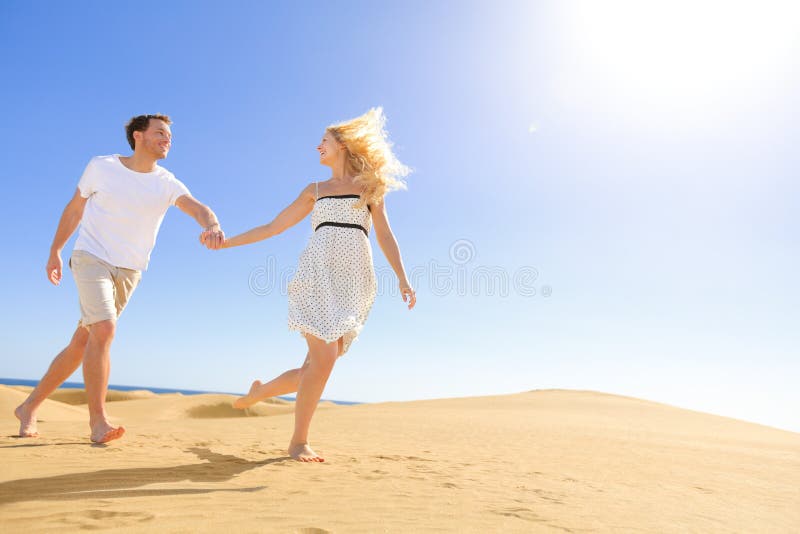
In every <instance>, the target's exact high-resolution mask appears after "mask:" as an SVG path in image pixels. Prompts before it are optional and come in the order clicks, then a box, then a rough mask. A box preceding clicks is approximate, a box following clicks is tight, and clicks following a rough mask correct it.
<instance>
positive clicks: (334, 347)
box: [201, 108, 416, 462]
mask: <svg viewBox="0 0 800 534" xmlns="http://www.w3.org/2000/svg"><path fill="white" fill-rule="evenodd" d="M384 123H385V117H384V115H383V111H382V109H381V108H376V109H371V110H369V111H368V112H367V113H365V114H364V115H362V116H360V117H357V118H355V119H352V120H349V121H346V122H342V123H340V124H335V125H333V126H329V127H328V128H327V129H326V130H325V134H324V135H323V137H322V142H321V143H320V144H319V146H317V151H318V152H319V161H320V163H321V164H323V165H325V166H327V167H330V169H331V177H330V178H329V179H328V180H326V181H324V182H315V183H312V184H309V185H308V186H306V188H305V189H303V191H302V192H301V193H300V196H298V197H297V199H296V200H295V201H294V202H292V203H291V204H290V205H289V206H288V207H287V208H286V209H284V210H283V211H282V212H280V213H279V214H278V216H277V217H275V219H274V220H273V221H272V222H270V223H269V224H266V225H263V226H258V227H256V228H253V229H252V230H249V231H247V232H244V233H242V234H240V235H237V236H235V237H231V238H229V239H225V241H224V243H223V244H222V248H228V247H236V246H240V245H247V244H250V243H255V242H257V241H261V240H264V239H267V238H269V237H272V236H275V235H278V234H280V233H281V232H283V231H284V230H286V229H287V228H290V227H291V226H294V225H295V224H297V223H298V222H300V221H301V220H303V219H304V218H305V217H306V215H308V214H309V213H311V225H312V228H313V230H314V233H313V235H312V236H311V238H310V239H309V242H308V245H307V247H306V249H305V250H304V251H303V253H302V254H301V255H300V261H299V264H298V269H297V273H296V274H295V276H294V278H293V279H292V281H291V282H290V283H289V286H288V290H289V328H290V329H292V330H297V331H299V332H300V333H301V335H303V336H304V337H305V339H306V343H307V344H308V353H307V354H306V359H305V362H304V363H303V365H302V367H300V368H298V369H292V370H290V371H286V372H285V373H283V374H282V375H280V376H279V377H277V378H275V379H273V380H271V381H269V382H267V383H261V382H260V381H259V380H256V381H255V382H253V384H252V386H251V387H250V391H249V393H248V394H247V395H245V396H244V397H241V398H239V399H237V400H236V401H235V402H234V406H235V407H236V408H240V409H244V408H247V407H248V406H251V405H253V404H255V403H256V402H258V401H260V400H262V399H266V398H268V397H275V396H277V395H285V394H287V393H293V392H295V391H296V392H297V401H296V405H295V426H294V435H293V436H292V439H291V441H290V443H289V455H290V456H291V457H292V458H294V459H295V460H299V461H303V462H323V461H325V460H324V459H323V458H322V457H321V456H319V455H318V454H316V453H315V452H314V451H313V450H312V449H311V447H310V446H309V444H308V428H309V426H310V424H311V418H312V417H313V415H314V410H315V409H316V407H317V403H318V402H319V399H320V397H321V396H322V391H323V389H324V388H325V384H326V383H327V381H328V377H329V376H330V373H331V371H332V370H333V365H334V363H335V362H336V359H337V358H338V357H339V356H341V355H342V354H344V353H345V352H347V350H348V349H349V348H350V345H351V343H352V342H353V341H354V340H355V339H356V337H357V336H358V334H359V332H360V331H361V328H362V327H363V325H364V322H365V321H366V319H367V315H368V314H369V311H370V308H371V307H372V303H373V302H374V300H375V291H376V286H377V283H376V281H375V271H374V268H373V265H372V249H371V247H370V242H369V237H368V236H369V230H370V224H371V223H372V225H374V227H375V234H376V237H377V240H378V244H379V245H380V247H381V250H382V251H383V253H384V255H385V256H386V259H387V261H388V262H389V265H391V267H392V269H394V272H395V274H396V275H397V278H398V280H399V282H400V293H401V295H402V297H403V302H408V309H411V308H413V307H414V305H415V304H416V295H415V293H414V290H413V289H412V287H411V285H410V284H409V282H408V278H407V277H406V272H405V269H404V267H403V261H402V259H401V257H400V249H399V247H398V245H397V240H396V239H395V237H394V234H393V233H392V229H391V228H390V227H389V220H388V216H387V213H386V206H385V205H384V196H385V195H386V193H387V192H388V191H390V190H392V189H399V188H403V187H404V184H403V182H402V181H401V178H402V177H403V176H405V175H407V174H408V172H409V171H408V168H407V167H405V166H404V165H403V164H402V163H400V162H399V161H398V160H397V158H396V157H395V156H394V154H393V153H392V150H391V144H390V143H389V141H388V138H387V135H386V132H385V130H384V128H383V126H384ZM205 238H206V234H205V233H204V234H203V235H201V240H205Z"/></svg>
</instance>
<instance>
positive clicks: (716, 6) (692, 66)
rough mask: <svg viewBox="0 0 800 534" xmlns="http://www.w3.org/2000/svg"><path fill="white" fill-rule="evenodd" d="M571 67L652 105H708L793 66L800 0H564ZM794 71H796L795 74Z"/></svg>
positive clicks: (778, 77) (764, 83) (767, 83)
mask: <svg viewBox="0 0 800 534" xmlns="http://www.w3.org/2000/svg"><path fill="white" fill-rule="evenodd" d="M565 6H569V7H565V9H567V10H568V11H566V12H565V16H564V18H563V20H564V21H565V23H566V28H565V30H566V31H565V32H564V35H565V37H566V39H567V40H568V48H569V49H570V50H569V55H568V57H570V58H572V59H574V60H575V64H574V65H573V66H575V67H577V69H578V70H579V71H580V72H581V74H582V76H584V77H586V79H588V80H591V82H592V85H593V86H599V87H598V88H599V89H600V90H606V91H609V92H613V93H616V94H617V95H621V96H624V97H631V98H632V99H633V100H634V101H635V100H639V101H644V102H646V103H648V104H650V105H652V104H654V103H656V102H663V103H665V104H666V105H667V107H669V106H672V107H675V106H676V105H681V106H685V107H686V106H692V105H698V104H701V105H708V104H709V103H718V102H720V101H724V100H725V99H726V98H727V97H729V96H730V95H731V94H732V93H736V94H738V95H739V96H741V94H742V91H745V92H747V93H751V94H752V93H753V92H754V91H758V90H763V89H772V88H774V87H776V86H778V85H780V83H781V81H782V80H785V78H786V76H787V75H789V74H791V69H795V70H796V67H797V62H798V54H797V52H798V35H800V2H794V1H783V2H780V1H769V0H767V1H763V2H760V1H751V2H741V1H707V0H706V1H704V0H698V1H685V0H675V1H657V2H656V1H641V0H607V1H585V2H576V3H567V4H565ZM795 74H796V73H795Z"/></svg>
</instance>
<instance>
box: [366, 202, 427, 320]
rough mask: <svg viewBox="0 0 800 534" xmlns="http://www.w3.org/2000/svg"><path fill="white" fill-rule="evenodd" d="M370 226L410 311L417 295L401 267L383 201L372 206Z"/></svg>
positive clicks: (400, 260) (401, 260)
mask: <svg viewBox="0 0 800 534" xmlns="http://www.w3.org/2000/svg"><path fill="white" fill-rule="evenodd" d="M372 224H373V226H374V227H375V238H376V239H377V240H378V245H380V247H381V250H382V251H383V255H384V256H386V261H388V262H389V265H391V267H392V269H393V270H394V273H395V274H396V275H397V279H398V280H399V282H400V294H401V295H402V296H403V302H408V309H409V310H410V309H411V308H413V307H414V305H415V304H416V303H417V295H416V293H415V292H414V289H413V288H412V287H411V284H410V283H409V282H408V277H407V276H406V270H405V267H403V258H402V257H401V256H400V246H399V245H398V244H397V239H395V237H394V233H393V232H392V228H391V226H389V215H388V214H387V213H386V203H385V202H384V201H383V200H381V202H380V203H379V204H375V205H373V206H372Z"/></svg>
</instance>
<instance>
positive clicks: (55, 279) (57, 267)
mask: <svg viewBox="0 0 800 534" xmlns="http://www.w3.org/2000/svg"><path fill="white" fill-rule="evenodd" d="M63 267H64V262H62V261H61V253H60V252H59V251H56V250H54V251H52V252H51V253H50V259H48V260H47V268H46V269H45V270H46V271H47V279H48V280H50V282H51V283H52V284H53V285H54V286H57V285H59V284H60V283H61V269H62V268H63Z"/></svg>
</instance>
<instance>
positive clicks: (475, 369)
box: [0, 0, 800, 431]
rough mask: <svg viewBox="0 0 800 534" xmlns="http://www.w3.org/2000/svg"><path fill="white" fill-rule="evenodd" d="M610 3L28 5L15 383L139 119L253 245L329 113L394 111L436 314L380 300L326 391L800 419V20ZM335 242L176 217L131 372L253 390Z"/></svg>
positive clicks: (412, 234)
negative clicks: (65, 221)
mask: <svg viewBox="0 0 800 534" xmlns="http://www.w3.org/2000/svg"><path fill="white" fill-rule="evenodd" d="M601 5H602V6H603V7H602V8H600V9H598V8H597V7H596V6H595V5H593V3H591V2H503V3H500V4H496V3H490V2H462V3H459V5H458V6H459V7H458V8H457V9H455V8H454V7H453V4H452V3H449V2H404V3H402V4H382V3H374V2H345V3H338V4H331V3H302V4H296V5H295V4H289V3H286V4H278V3H272V2H270V3H260V2H232V3H230V4H226V6H225V7H222V5H221V4H215V3H203V2H169V3H166V4H165V3H163V2H139V3H136V4H131V5H125V4H120V3H114V4H113V5H110V4H108V3H105V2H73V3H69V4H64V3H57V2H15V1H7V2H3V4H2V6H0V50H2V51H1V52H0V67H2V71H3V72H4V73H5V75H4V83H3V84H2V85H1V86H0V97H1V98H2V102H3V110H4V112H3V117H4V127H3V128H2V130H0V147H2V151H3V154H2V155H3V162H4V165H3V167H4V169H3V185H4V189H5V191H6V198H7V201H6V220H7V221H8V224H7V228H8V229H9V230H10V232H9V235H7V236H6V239H5V252H4V255H3V257H4V259H5V261H4V265H3V271H4V274H5V276H3V277H2V280H0V290H1V291H2V297H3V302H4V303H5V304H6V305H5V306H4V311H3V312H2V313H3V317H2V321H0V334H2V336H1V337H0V354H2V356H1V357H0V376H6V377H16V378H33V379H36V378H39V377H40V376H41V375H42V373H43V372H44V371H45V369H46V367H47V365H48V364H49V362H50V360H51V359H52V357H53V356H54V355H55V354H56V353H57V352H58V350H60V349H61V348H62V347H63V345H64V344H65V343H66V342H67V340H68V337H69V335H70V333H71V332H72V330H73V329H74V326H75V323H76V321H77V318H78V308H77V298H76V295H75V289H74V284H73V283H72V280H71V276H70V275H69V274H67V276H66V277H65V282H64V283H63V284H62V286H61V287H58V288H55V287H53V286H51V285H50V284H49V283H48V282H47V281H46V278H45V275H44V264H45V262H46V260H47V255H48V249H49V246H50V243H51V240H52V237H53V233H54V231H55V228H56V224H57V222H58V218H59V216H60V213H61V210H62V209H63V207H64V205H65V204H66V202H67V201H68V200H69V198H70V196H71V195H72V193H73V191H74V189H75V187H76V185H77V181H78V178H79V177H80V174H81V172H82V170H83V168H84V166H85V165H86V162H87V161H88V160H89V158H90V157H92V156H94V155H99V154H110V153H122V154H126V153H128V152H129V149H128V148H127V144H126V141H125V137H124V132H123V125H124V123H125V122H126V120H127V119H128V118H129V117H131V116H133V115H136V114H140V113H154V112H162V113H167V114H169V115H170V116H172V117H173V120H174V125H173V134H174V142H173V148H172V151H171V153H170V155H169V158H168V159H167V160H166V161H165V162H163V165H164V166H165V167H167V168H168V169H170V170H171V171H173V172H174V173H175V174H176V176H177V177H178V178H180V179H181V180H183V181H184V182H185V183H186V184H187V186H188V187H189V188H190V189H191V191H192V193H193V194H194V195H195V196H196V197H197V198H198V199H200V200H201V201H203V202H205V203H207V204H209V205H210V206H211V207H212V208H213V209H214V210H215V211H216V213H217V214H218V216H219V218H220V220H221V221H222V224H223V228H224V229H225V230H226V232H227V233H229V234H232V233H238V232H240V231H243V230H246V229H248V228H250V227H252V226H254V225H257V224H261V223H264V222H266V221H268V220H270V219H271V217H273V216H274V215H275V214H276V213H277V212H278V211H279V210H280V209H282V208H283V207H284V206H285V205H286V204H288V203H289V202H291V200H292V199H294V198H295V196H296V195H297V193H298V192H299V191H300V190H301V189H302V188H303V187H304V185H305V184H307V183H309V182H311V181H314V180H320V179H325V178H327V176H328V174H327V173H326V170H327V169H326V168H324V167H321V166H319V164H318V161H317V158H316V155H315V151H314V147H315V146H316V144H317V143H318V141H319V138H320V137H321V135H322V133H323V130H324V128H325V126H327V125H328V124H330V123H333V122H337V121H339V120H343V119H346V118H350V117H353V116H356V115H359V114H361V113H363V112H364V111H366V110H367V109H368V108H370V107H372V106H378V105H380V106H383V107H384V110H385V112H386V114H387V116H388V125H387V126H388V130H389V132H390V134H391V136H392V138H393V140H394V142H395V148H396V152H397V154H398V156H399V157H400V159H401V160H402V161H404V162H405V163H406V164H407V165H409V166H411V167H412V168H413V169H414V171H415V172H414V173H413V174H411V175H410V176H409V178H408V190H407V191H402V192H396V193H392V194H391V196H390V197H388V199H387V206H388V209H389V216H390V220H391V223H392V226H393V229H394V231H395V234H396V236H397V238H398V240H399V242H400V246H401V250H402V252H403V257H404V260H405V263H406V267H407V270H408V271H411V270H412V269H414V270H416V271H415V272H417V273H418V276H419V278H418V280H419V282H418V284H417V290H418V297H419V302H418V305H417V308H416V309H414V310H413V311H412V312H408V311H407V310H406V309H405V306H404V305H403V303H402V301H401V300H400V298H399V297H398V296H397V294H396V293H394V294H392V291H391V289H392V285H393V284H394V282H390V283H389V284H388V286H389V287H386V288H385V290H384V291H381V294H380V295H379V296H378V299H377V301H376V304H375V306H374V308H373V310H372V313H371V315H370V317H369V320H368V322H367V325H366V327H365V329H364V332H363V334H362V336H361V339H360V340H359V341H358V342H357V343H356V345H354V346H353V348H352V349H351V351H350V352H349V353H348V354H347V356H346V357H345V358H343V359H341V360H340V361H339V363H338V364H337V368H336V369H335V371H334V374H333V376H332V378H331V381H330V382H329V384H328V387H327V389H326V392H325V395H324V396H325V397H327V398H334V399H343V400H355V401H369V402H372V401H385V400H410V399H420V398H438V397H452V396H474V395H489V394H502V393H515V392H520V391H527V390H531V389H541V388H568V389H592V390H598V391H605V392H609V393H617V394H623V395H631V396H636V397H642V398H646V399H651V400H656V401H661V402H666V403H670V404H674V405H678V406H682V407H687V408H692V409H696V410H701V411H708V412H712V413H718V414H722V415H727V416H731V417H737V418H742V419H747V420H751V421H756V422H761V423H764V424H769V425H773V426H779V427H781V428H787V429H791V430H794V431H800V420H799V419H798V417H797V415H796V412H797V410H796V407H797V406H798V405H800V392H798V389H797V387H796V383H797V378H798V377H800V363H798V357H797V354H798V347H800V343H799V341H800V335H799V334H798V331H799V329H798V328H797V325H798V324H800V320H799V319H800V313H799V312H798V306H797V302H798V298H799V297H800V284H798V282H797V279H796V273H797V272H798V270H799V269H800V252H798V250H800V249H799V248H798V246H797V236H798V230H800V216H798V215H797V210H796V203H797V200H796V199H797V198H798V193H800V186H798V182H797V179H796V176H797V168H798V164H800V161H799V160H800V157H798V155H797V150H796V146H795V145H796V140H797V139H798V138H800V136H798V134H799V133H800V127H798V120H797V119H798V117H799V116H800V114H799V113H798V112H799V111H800V106H799V105H798V99H797V96H796V95H798V94H800V72H798V70H799V69H798V63H797V61H796V58H797V56H798V51H799V50H798V48H799V45H798V38H797V35H798V32H796V31H794V30H795V29H796V27H797V24H798V20H800V18H799V17H798V15H799V14H800V11H798V8H796V7H793V6H792V5H791V4H790V3H788V2H786V3H781V2H772V3H770V2H765V3H761V2H760V3H757V4H756V3H752V5H748V4H746V3H741V4H736V5H735V6H730V5H727V4H724V3H720V2H705V3H703V2H700V3H691V4H689V3H682V2H664V3H651V4H648V6H650V7H649V8H642V7H641V6H640V5H639V3H637V2H630V1H624V0H620V1H613V2H604V3H602V4H601ZM690 5H691V8H690ZM310 234H311V229H310V223H309V222H308V221H303V222H302V223H300V224H299V225H298V226H296V227H294V228H292V229H291V230H289V231H287V232H286V233H285V234H283V235H281V236H278V237H276V238H274V239H272V240H269V241H266V242H262V243H260V244H257V245H254V246H250V247H245V248H240V249H235V250H228V251H219V252H216V253H215V252H210V251H207V250H205V249H203V248H201V247H200V246H199V245H198V244H197V242H196V236H197V227H196V224H195V223H194V222H193V221H191V220H190V219H189V218H187V217H186V216H185V215H183V214H182V213H180V212H179V211H178V210H177V209H172V210H170V212H169V213H168V214H167V217H166V219H165V222H164V224H163V226H162V230H161V233H160V235H159V239H158V243H157V245H156V249H155V251H154V253H153V257H152V261H151V264H150V269H149V270H148V272H147V273H145V276H144V279H143V282H142V284H141V285H140V287H139V289H137V292H136V293H135V295H134V297H133V299H132V302H131V305H130V306H129V308H128V309H126V311H125V313H124V315H123V317H122V319H121V322H120V328H119V330H118V335H117V339H116V340H115V344H114V347H113V351H112V375H111V382H112V383H117V384H134V385H144V386H148V385H149V386H161V387H180V388H191V389H209V390H222V391H242V390H244V389H246V388H247V386H248V385H249V383H250V381H251V380H252V379H253V378H256V377H258V378H261V379H264V378H269V377H271V376H272V375H275V374H278V373H279V372H282V371H283V370H285V369H288V368H290V367H294V366H296V365H298V364H299V363H300V362H301V361H302V359H303V357H304V354H305V343H304V341H303V340H302V339H301V338H300V336H299V335H298V334H296V333H294V332H289V331H288V330H287V328H286V296H285V292H284V291H281V288H280V287H278V285H277V284H272V285H270V284H267V285H266V286H265V283H266V282H265V281H266V280H267V279H265V278H263V277H260V275H262V274H264V273H267V272H271V273H274V272H275V271H276V270H277V271H279V272H284V273H285V272H288V271H290V270H291V269H292V268H293V267H294V266H295V264H296V261H297V257H298V255H299V253H300V251H301V250H302V249H303V247H304V246H305V243H306V241H307V239H308V237H309V236H310ZM71 246H72V241H71V242H70V244H69V245H68V246H67V249H66V250H65V254H64V256H65V258H66V257H68V252H69V250H71ZM373 250H374V253H375V258H376V267H377V269H378V271H379V272H387V269H388V266H387V264H386V261H385V259H384V258H383V256H382V255H381V253H380V250H379V248H378V246H377V244H376V243H375V241H374V238H373ZM435 273H436V274H435ZM481 273H484V274H485V273H491V275H492V276H493V277H494V280H495V282H497V283H498V284H499V283H500V282H501V281H502V280H506V281H508V283H509V285H508V289H507V291H506V292H505V293H504V294H503V293H502V292H501V291H500V289H499V285H497V286H495V287H494V288H492V287H489V286H488V285H487V284H485V283H482V282H481V280H482V278H481V276H484V274H481ZM534 273H535V275H534ZM515 277H516V282H517V283H516V285H515V284H514V283H513V282H514V280H515ZM276 278H279V276H277V277H276ZM464 282H466V283H467V286H469V287H468V288H467V289H466V290H463V291H460V290H459V285H461V286H463V285H464ZM473 282H476V283H477V284H478V285H477V286H476V287H475V288H473V287H471V284H472V283H473ZM484 282H485V280H484ZM437 284H438V285H437ZM448 286H451V287H450V288H449V290H448ZM531 290H533V292H534V293H535V294H533V295H530V293H531ZM80 379H81V377H80V373H77V374H76V375H75V376H74V377H73V380H80Z"/></svg>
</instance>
